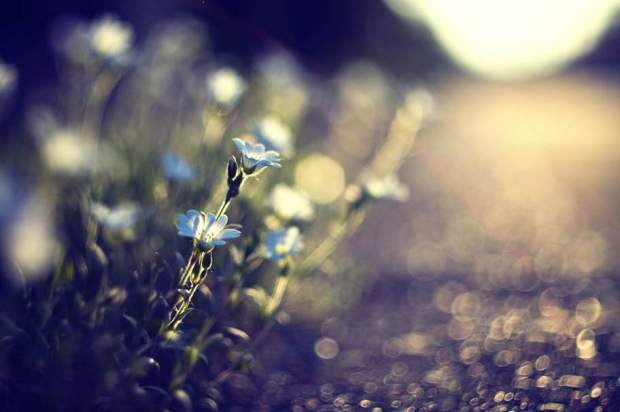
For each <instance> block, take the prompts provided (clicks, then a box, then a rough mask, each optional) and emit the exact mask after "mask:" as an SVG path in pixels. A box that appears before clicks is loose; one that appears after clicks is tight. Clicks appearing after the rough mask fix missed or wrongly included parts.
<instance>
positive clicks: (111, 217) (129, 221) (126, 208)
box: [91, 202, 143, 232]
mask: <svg viewBox="0 0 620 412" xmlns="http://www.w3.org/2000/svg"><path fill="white" fill-rule="evenodd" d="M142 212H143V211H142V209H141V208H140V207H139V206H138V205H136V204H133V203H125V204H121V205H118V206H116V207H114V208H109V207H108V206H105V205H103V204H101V203H96V202H95V203H93V205H92V206H91V213H92V214H93V216H95V218H96V219H97V221H99V223H101V224H102V225H103V226H104V227H106V228H107V229H109V230H111V231H114V232H117V231H121V230H123V229H126V228H129V227H132V226H133V225H134V224H135V223H136V221H137V220H138V218H139V217H140V216H141V215H142Z"/></svg>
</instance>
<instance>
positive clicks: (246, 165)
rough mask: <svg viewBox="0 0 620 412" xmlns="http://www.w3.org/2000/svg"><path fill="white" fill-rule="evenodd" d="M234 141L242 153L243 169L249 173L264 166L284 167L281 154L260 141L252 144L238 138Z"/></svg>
mask: <svg viewBox="0 0 620 412" xmlns="http://www.w3.org/2000/svg"><path fill="white" fill-rule="evenodd" d="M233 143H234V144H235V146H236V147H237V150H239V153H241V156H242V165H243V170H244V172H245V173H246V174H248V175H251V174H253V173H254V172H257V171H259V170H261V169H262V168H264V167H269V166H271V167H282V165H281V164H280V160H281V159H280V154H279V153H278V152H276V151H274V150H266V149H265V146H264V145H262V144H260V143H258V144H252V143H249V142H246V141H243V140H241V139H238V138H234V139H233Z"/></svg>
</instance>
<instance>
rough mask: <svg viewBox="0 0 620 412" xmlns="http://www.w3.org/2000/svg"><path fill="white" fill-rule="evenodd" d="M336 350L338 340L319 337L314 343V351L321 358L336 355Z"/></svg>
mask: <svg viewBox="0 0 620 412" xmlns="http://www.w3.org/2000/svg"><path fill="white" fill-rule="evenodd" d="M338 352H340V347H339V346H338V342H336V341H335V340H334V339H332V338H321V339H319V340H317V341H316V342H315V344H314V353H316V355H317V356H318V357H319V358H321V359H325V360H329V359H334V358H335V357H336V356H338Z"/></svg>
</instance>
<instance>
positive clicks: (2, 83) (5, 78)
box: [0, 60, 17, 96]
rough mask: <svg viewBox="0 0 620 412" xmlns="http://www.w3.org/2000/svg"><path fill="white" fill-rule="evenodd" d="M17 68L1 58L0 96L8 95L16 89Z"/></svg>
mask: <svg viewBox="0 0 620 412" xmlns="http://www.w3.org/2000/svg"><path fill="white" fill-rule="evenodd" d="M16 84H17V70H16V69H15V67H13V66H11V65H9V64H5V63H4V62H3V61H2V60H0V96H3V95H7V94H9V93H11V92H12V91H13V90H14V89H15V85H16Z"/></svg>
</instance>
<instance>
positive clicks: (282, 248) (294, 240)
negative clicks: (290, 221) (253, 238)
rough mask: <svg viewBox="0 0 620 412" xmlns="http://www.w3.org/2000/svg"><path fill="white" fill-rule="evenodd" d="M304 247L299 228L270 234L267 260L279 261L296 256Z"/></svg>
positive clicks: (290, 228) (266, 247) (267, 240)
mask: <svg viewBox="0 0 620 412" xmlns="http://www.w3.org/2000/svg"><path fill="white" fill-rule="evenodd" d="M302 247H303V243H302V236H301V234H300V233H299V228H297V227H295V226H293V227H289V228H287V229H282V230H277V231H275V232H271V233H269V234H268V235H267V239H266V240H265V248H264V252H265V257H266V258H267V259H269V260H273V261H278V260H280V259H283V258H285V257H287V256H294V255H296V254H297V253H299V251H300V250H301V248H302Z"/></svg>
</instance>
